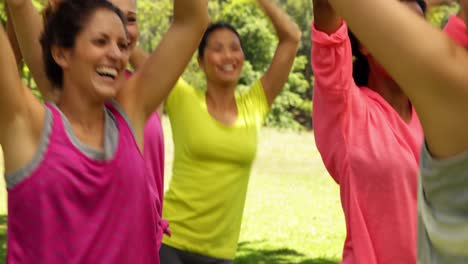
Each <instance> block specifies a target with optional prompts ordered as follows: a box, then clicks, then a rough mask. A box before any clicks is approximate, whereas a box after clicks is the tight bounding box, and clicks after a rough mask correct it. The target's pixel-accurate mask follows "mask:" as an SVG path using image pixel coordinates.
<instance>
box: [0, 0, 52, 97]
mask: <svg viewBox="0 0 468 264" xmlns="http://www.w3.org/2000/svg"><path fill="white" fill-rule="evenodd" d="M7 2H8V5H9V11H10V15H11V18H12V20H13V24H14V29H15V32H16V37H17V39H18V42H19V47H20V49H21V53H22V55H23V57H24V61H25V63H26V64H27V65H28V67H29V69H30V70H31V74H32V76H33V78H34V80H35V81H36V84H37V86H38V88H39V91H40V92H41V94H42V97H43V98H44V100H45V101H50V100H55V99H56V98H55V95H54V93H53V89H52V84H51V83H50V82H49V80H48V79H47V76H46V74H45V71H44V63H43V59H42V49H41V45H40V42H39V38H40V35H41V32H42V30H43V27H44V25H43V21H42V18H41V16H40V14H39V12H38V11H37V10H36V8H35V7H34V5H33V3H32V1H31V0H7Z"/></svg>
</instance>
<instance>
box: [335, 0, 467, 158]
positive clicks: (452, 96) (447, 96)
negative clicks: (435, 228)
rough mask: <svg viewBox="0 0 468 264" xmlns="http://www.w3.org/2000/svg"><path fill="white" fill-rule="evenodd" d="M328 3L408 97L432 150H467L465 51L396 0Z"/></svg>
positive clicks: (445, 154) (440, 152)
mask: <svg viewBox="0 0 468 264" xmlns="http://www.w3.org/2000/svg"><path fill="white" fill-rule="evenodd" d="M464 1H466V0H464ZM330 3H331V4H332V5H333V6H334V8H335V10H337V11H338V13H340V14H342V15H343V16H344V18H345V19H346V21H347V23H348V24H349V25H350V27H351V28H352V29H353V32H354V33H356V35H357V36H358V38H359V39H360V40H361V41H362V42H363V43H364V45H365V46H366V47H367V48H368V49H369V50H370V51H371V53H372V54H373V55H374V56H375V57H376V58H377V59H378V60H379V61H380V62H381V63H382V64H383V66H384V67H385V69H387V70H388V71H389V72H390V74H391V75H392V76H393V77H394V79H395V80H396V81H397V82H398V83H399V84H400V85H401V87H402V89H403V90H404V91H405V93H406V94H407V95H408V96H409V98H410V99H411V101H412V102H413V104H414V105H415V107H416V109H417V111H418V114H419V116H420V119H421V122H422V125H423V127H424V131H425V135H426V140H427V143H428V145H429V148H430V149H431V152H432V153H433V155H434V156H437V157H449V156H452V155H455V154H457V153H460V152H462V151H465V150H468V137H467V136H466V135H467V132H468V115H467V114H466V113H468V74H467V69H468V55H467V53H466V51H465V50H463V48H461V47H459V46H457V45H456V44H455V43H454V42H453V41H451V40H450V39H449V38H448V37H447V36H446V35H444V34H443V33H442V32H440V31H439V30H437V29H436V28H434V27H432V26H430V25H429V24H427V23H426V21H424V19H422V18H421V17H418V16H417V15H416V14H415V13H414V12H412V11H410V10H409V9H408V8H406V7H405V6H404V5H403V4H401V3H400V2H398V1H395V0H353V1H349V0H330ZM376 10H381V11H378V12H377V11H376ZM383 10H385V11H383ZM422 39H424V41H422Z"/></svg>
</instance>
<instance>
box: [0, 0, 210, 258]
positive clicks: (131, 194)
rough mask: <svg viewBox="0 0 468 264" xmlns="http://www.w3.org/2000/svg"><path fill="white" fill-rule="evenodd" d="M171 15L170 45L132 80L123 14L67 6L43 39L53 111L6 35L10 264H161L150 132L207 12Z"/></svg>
mask: <svg viewBox="0 0 468 264" xmlns="http://www.w3.org/2000/svg"><path fill="white" fill-rule="evenodd" d="M174 13H175V14H174V22H173V24H172V25H171V27H170V28H169V31H168V32H167V34H166V35H165V37H164V39H163V40H162V42H161V44H160V45H159V46H158V47H157V48H156V50H155V51H154V53H153V54H152V55H151V57H150V58H149V60H148V61H147V62H146V63H145V66H144V67H142V68H140V69H138V71H137V72H136V73H135V74H134V75H133V76H132V77H131V78H130V79H128V80H126V79H125V78H124V77H123V75H124V71H125V68H126V66H127V62H128V57H129V55H128V54H129V45H128V43H129V41H128V32H127V31H126V28H125V18H124V15H123V14H122V12H121V11H120V10H119V9H117V8H116V7H115V6H114V5H112V4H111V3H110V2H108V1H106V0H80V1H64V2H63V3H61V4H60V5H59V7H58V8H57V11H56V12H55V13H54V14H52V15H51V17H50V18H49V19H48V21H47V24H46V26H45V30H44V33H43V34H42V36H41V44H42V50H43V54H44V61H45V72H46V74H47V77H48V78H49V80H50V82H51V83H52V84H53V86H54V88H56V89H60V90H61V95H60V98H59V100H58V101H57V104H56V105H47V107H44V105H43V104H41V103H40V102H39V101H38V100H37V99H36V98H35V97H34V96H33V94H32V93H31V92H30V90H29V89H28V88H26V87H25V86H24V85H23V84H22V83H21V79H20V77H19V75H18V73H17V71H16V69H15V67H11V66H12V65H15V60H14V56H13V52H12V50H11V48H10V45H9V43H8V39H7V37H6V34H5V32H4V31H3V28H0V65H2V66H1V67H2V69H4V70H3V71H2V72H1V73H0V144H1V145H2V147H3V149H4V154H5V168H6V174H7V176H6V177H7V183H8V185H9V198H8V199H9V205H8V206H9V208H8V253H7V261H8V262H9V263H159V257H158V249H157V247H158V243H157V235H158V234H157V232H158V227H157V226H158V222H159V220H160V219H159V214H158V212H157V210H158V208H157V203H156V201H157V199H158V198H157V193H156V190H155V188H154V176H153V175H152V173H151V171H150V170H149V169H148V168H147V167H146V165H145V162H144V159H143V156H142V154H141V153H142V152H143V130H144V125H145V123H146V120H147V119H148V118H149V116H150V115H151V114H152V113H153V112H154V110H155V109H156V107H157V106H158V105H159V104H160V103H161V101H162V100H163V98H165V97H166V96H167V94H168V93H169V91H170V90H171V88H172V87H173V85H174V83H175V82H176V80H177V79H178V77H179V75H180V74H181V73H182V72H183V70H184V68H185V66H186V64H187V63H188V62H189V60H190V58H191V56H192V54H193V52H194V51H195V49H196V47H197V44H198V42H199V40H200V38H201V36H202V34H203V31H204V29H205V27H206V25H207V23H208V16H207V1H206V0H200V1H192V0H175V1H174ZM20 44H21V40H20ZM165 61H171V62H172V63H171V65H167V64H166V63H164V62H165ZM112 98H115V101H112V102H110V103H109V100H110V99H112ZM18 150H21V151H18ZM152 182H153V183H152Z"/></svg>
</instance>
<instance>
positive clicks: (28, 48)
mask: <svg viewBox="0 0 468 264" xmlns="http://www.w3.org/2000/svg"><path fill="white" fill-rule="evenodd" d="M61 1H62V0H50V1H49V3H50V5H49V6H47V8H46V9H45V10H44V11H43V12H42V13H43V17H44V19H45V20H46V19H47V18H48V17H49V16H50V15H51V14H52V13H53V12H54V10H55V9H56V8H57V5H58V3H60V2H61ZM8 2H11V3H12V4H11V6H10V9H11V15H10V14H7V18H8V22H9V23H8V24H9V25H10V26H9V27H8V26H7V33H8V34H9V38H10V42H11V43H12V46H13V47H14V52H15V55H16V57H17V58H20V59H21V57H24V61H25V62H26V64H27V65H28V67H29V69H30V70H31V72H32V74H33V76H34V79H35V80H36V83H37V85H38V88H39V90H40V92H41V95H42V97H43V98H44V99H45V101H57V100H58V98H59V96H60V91H59V90H57V89H53V88H52V85H51V83H50V81H49V80H48V79H47V76H46V75H45V72H44V70H43V67H44V63H43V61H42V51H41V48H40V46H39V43H38V42H37V41H35V39H37V37H36V36H38V35H39V34H40V32H41V31H42V29H43V25H42V19H41V18H40V14H39V13H38V12H37V11H36V9H35V8H34V7H33V3H32V1H30V0H7V3H8ZM110 2H111V3H113V4H114V5H116V7H118V8H119V9H120V10H121V11H122V12H123V13H124V15H125V16H126V18H127V24H126V28H127V30H128V36H129V40H130V44H129V46H130V47H129V50H131V56H130V63H131V64H132V66H133V68H136V69H138V68H139V67H141V66H142V65H143V63H144V59H147V57H148V56H149V54H146V53H145V54H143V53H144V52H143V51H142V50H140V49H138V48H136V47H135V46H136V43H137V41H138V38H139V30H138V21H137V1H135V0H113V1H110ZM25 7H26V8H25ZM11 20H14V22H15V25H16V29H17V30H16V32H15V31H14V29H13V26H12V24H13V23H12V21H11ZM25 29H27V30H25ZM15 34H16V35H18V38H19V39H21V41H22V45H21V49H20V47H18V46H19V45H18V43H17V41H16V39H15ZM15 48H16V49H15ZM142 54H143V55H142ZM142 56H144V59H143V58H142ZM131 75H132V72H130V71H126V72H125V76H126V77H127V78H130V77H131ZM161 114H162V107H158V111H155V112H154V113H153V114H152V115H151V116H150V118H149V119H148V121H147V122H146V125H145V130H144V143H143V145H144V152H143V157H144V160H145V162H146V165H147V166H148V168H150V171H151V173H153V176H154V182H153V184H152V185H154V189H155V191H156V193H157V196H158V201H157V208H158V214H159V215H160V216H161V215H162V203H163V194H164V135H163V129H162V124H161V118H160V117H161ZM167 227H168V224H167V222H166V221H164V220H161V221H160V225H159V228H158V237H159V239H158V243H160V242H161V240H162V236H163V234H164V233H167V234H169V231H168V229H167Z"/></svg>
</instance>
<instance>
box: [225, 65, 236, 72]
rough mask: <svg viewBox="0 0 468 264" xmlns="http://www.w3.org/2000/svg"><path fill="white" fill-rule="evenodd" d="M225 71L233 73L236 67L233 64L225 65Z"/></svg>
mask: <svg viewBox="0 0 468 264" xmlns="http://www.w3.org/2000/svg"><path fill="white" fill-rule="evenodd" d="M223 70H224V71H233V70H234V65H232V64H229V65H224V66H223Z"/></svg>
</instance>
